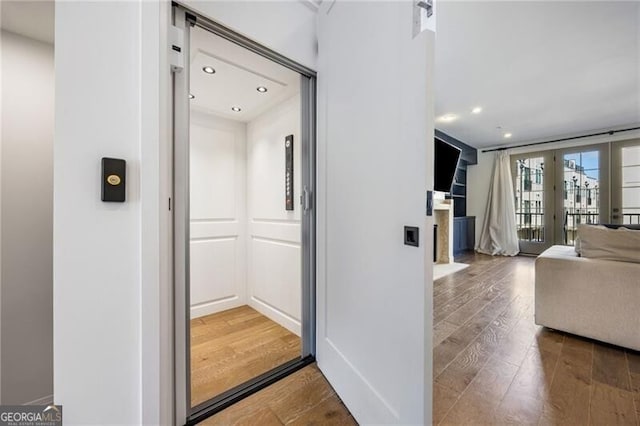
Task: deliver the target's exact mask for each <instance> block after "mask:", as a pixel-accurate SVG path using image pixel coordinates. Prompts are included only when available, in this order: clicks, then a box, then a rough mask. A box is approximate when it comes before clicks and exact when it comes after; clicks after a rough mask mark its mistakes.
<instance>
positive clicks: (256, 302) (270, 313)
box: [249, 297, 302, 336]
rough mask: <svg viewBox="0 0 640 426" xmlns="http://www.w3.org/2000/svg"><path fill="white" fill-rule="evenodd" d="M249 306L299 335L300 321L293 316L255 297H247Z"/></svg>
mask: <svg viewBox="0 0 640 426" xmlns="http://www.w3.org/2000/svg"><path fill="white" fill-rule="evenodd" d="M249 306H251V307H252V308H253V309H255V310H256V311H258V312H260V313H261V314H262V315H264V316H265V317H267V318H269V319H270V320H271V321H274V322H276V323H278V324H280V325H281V326H283V327H284V328H286V329H287V330H289V331H290V332H292V333H293V334H295V335H296V336H300V333H301V330H302V327H301V325H300V321H298V320H296V319H295V318H293V317H291V316H289V315H287V314H286V313H284V312H282V311H281V310H279V309H277V308H275V307H274V306H271V305H269V304H268V303H266V302H264V301H262V300H260V299H258V298H256V297H250V298H249Z"/></svg>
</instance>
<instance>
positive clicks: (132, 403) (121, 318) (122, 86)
mask: <svg viewBox="0 0 640 426" xmlns="http://www.w3.org/2000/svg"><path fill="white" fill-rule="evenodd" d="M141 20H142V16H141V5H140V3H138V2H133V1H131V2H57V3H56V26H55V28H56V51H55V67H56V103H55V107H56V111H57V114H56V121H55V123H56V129H55V143H54V401H55V402H56V403H57V404H63V405H64V418H65V424H69V425H74V424H84V425H86V424H138V423H140V422H141V421H142V420H141V419H142V410H141V398H142V391H141V382H142V378H143V377H142V366H141V364H143V363H145V362H146V360H143V359H141V346H142V336H141V321H142V320H141V317H142V309H141V305H142V304H143V303H145V304H146V303H156V304H157V303H158V301H157V300H154V301H148V300H141V291H142V290H141V274H142V269H143V262H142V261H143V259H142V256H141V248H142V247H143V245H142V241H141V233H142V224H141V222H142V221H146V220H149V221H150V222H151V223H154V222H156V223H157V221H158V214H159V213H157V210H156V213H155V214H153V215H151V214H149V215H145V216H142V215H141V197H140V169H141V161H140V160H141V150H142V149H143V139H142V137H143V135H144V133H142V131H143V129H142V126H143V120H142V118H141V114H142V113H141V106H142V105H144V104H143V102H142V101H141V90H142V89H141V88H142V83H141V81H142V78H143V76H142V74H141V62H142V60H141V56H142V52H141V44H142V40H141ZM116 23H117V25H116ZM157 34H158V33H157V32H156V35H155V37H156V38H157V37H158V35H157ZM156 72H157V71H156ZM144 78H145V79H151V80H153V78H154V77H153V73H152V72H150V73H149V74H145V75H144ZM156 81H157V77H156ZM159 90H160V89H159V87H156V89H155V93H158V91H159ZM149 107H150V108H151V106H149ZM156 108H157V104H156ZM153 142H154V143H155V144H156V149H157V150H158V151H159V150H160V148H159V146H160V144H159V143H158V140H157V139H155V140H154V141H153ZM103 156H110V157H116V158H123V159H125V160H127V192H126V198H127V201H126V202H125V203H104V202H102V201H100V182H101V179H100V158H101V157H103ZM156 179H158V178H156ZM154 186H155V187H156V191H159V190H158V187H159V179H158V180H156V181H155V185H154ZM164 206H165V204H164V203H163V207H164ZM150 256H152V255H150ZM157 285H158V284H157V282H156V287H157ZM149 362H151V363H152V364H155V362H154V360H153V359H150V360H149ZM167 403H168V402H167ZM159 409H160V401H158V402H157V410H159Z"/></svg>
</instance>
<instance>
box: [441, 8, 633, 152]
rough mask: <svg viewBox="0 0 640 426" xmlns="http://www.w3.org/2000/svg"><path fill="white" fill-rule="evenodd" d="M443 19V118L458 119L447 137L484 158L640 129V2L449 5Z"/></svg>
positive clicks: (444, 127) (446, 128) (444, 126)
mask: <svg viewBox="0 0 640 426" xmlns="http://www.w3.org/2000/svg"><path fill="white" fill-rule="evenodd" d="M437 13H438V18H437V19H438V23H437V25H438V28H437V33H436V44H435V45H436V48H435V50H436V54H435V56H436V58H435V95H436V117H442V116H443V115H446V114H455V115H457V116H458V118H457V119H456V120H454V121H451V122H448V123H447V122H442V121H436V128H438V129H439V130H442V131H443V132H445V133H447V134H449V135H450V136H453V137H455V138H457V139H460V140H461V141H463V142H465V143H468V144H469V145H472V146H475V147H478V148H481V147H487V146H496V145H503V144H513V143H517V142H523V141H534V140H544V139H548V138H552V137H555V136H560V135H570V134H579V133H584V132H588V131H590V130H596V129H597V130H601V129H609V128H621V127H626V126H628V125H636V126H637V125H640V124H639V123H640V2H637V1H632V2H629V1H627V2H615V1H606V2H593V1H579V2H572V1H568V2H537V1H534V2H526V1H524V2H523V1H513V2H501V1H497V2H472V1H468V2H458V1H440V2H439V3H438V10H437ZM474 107H481V108H482V112H480V113H478V114H472V113H471V111H472V109H473V108H474ZM498 127H501V129H498ZM504 133H511V134H512V137H511V138H509V139H506V138H504Z"/></svg>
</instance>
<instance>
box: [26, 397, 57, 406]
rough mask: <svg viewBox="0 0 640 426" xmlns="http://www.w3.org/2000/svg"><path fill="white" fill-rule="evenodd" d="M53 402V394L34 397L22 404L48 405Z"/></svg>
mask: <svg viewBox="0 0 640 426" xmlns="http://www.w3.org/2000/svg"><path fill="white" fill-rule="evenodd" d="M50 404H53V395H47V396H43V397H42V398H38V399H34V400H33V401H29V402H25V403H24V404H22V405H50Z"/></svg>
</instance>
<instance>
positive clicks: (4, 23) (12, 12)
mask: <svg viewBox="0 0 640 426" xmlns="http://www.w3.org/2000/svg"><path fill="white" fill-rule="evenodd" d="M54 13H55V3H54V1H53V0H47V1H27V0H0V26H1V27H2V29H3V30H6V31H11V32H12V33H16V34H20V35H22V36H25V37H29V38H32V39H35V40H39V41H43V42H45V43H53V38H54V23H55V20H54Z"/></svg>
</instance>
